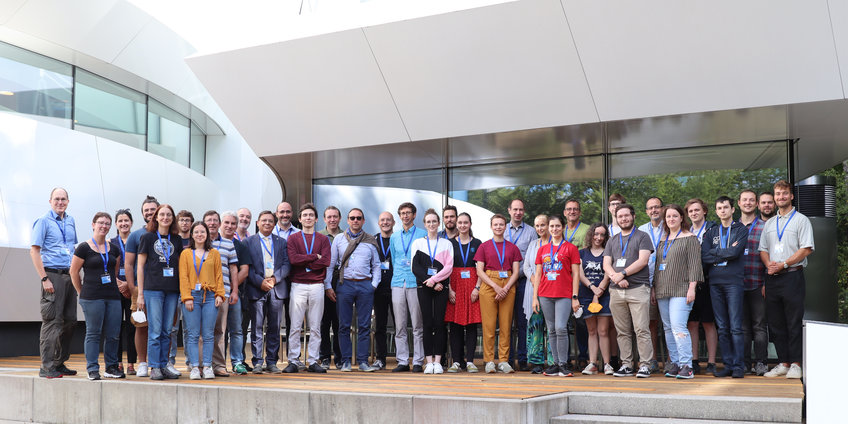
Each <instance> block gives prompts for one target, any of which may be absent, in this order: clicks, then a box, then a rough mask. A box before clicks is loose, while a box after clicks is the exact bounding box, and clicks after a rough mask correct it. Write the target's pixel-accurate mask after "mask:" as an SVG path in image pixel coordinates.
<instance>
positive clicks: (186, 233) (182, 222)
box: [174, 209, 194, 331]
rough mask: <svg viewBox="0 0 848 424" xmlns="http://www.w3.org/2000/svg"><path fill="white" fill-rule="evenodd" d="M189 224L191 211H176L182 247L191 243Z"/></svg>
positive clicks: (191, 216)
mask: <svg viewBox="0 0 848 424" xmlns="http://www.w3.org/2000/svg"><path fill="white" fill-rule="evenodd" d="M191 224H194V214H193V213H191V212H189V211H187V210H185V209H183V210H181V211H179V212H177V225H178V226H179V227H180V238H181V239H182V243H183V249H185V248H187V247H188V245H189V244H190V243H191ZM177 311H179V309H177ZM175 327H178V325H175ZM174 331H177V330H174Z"/></svg>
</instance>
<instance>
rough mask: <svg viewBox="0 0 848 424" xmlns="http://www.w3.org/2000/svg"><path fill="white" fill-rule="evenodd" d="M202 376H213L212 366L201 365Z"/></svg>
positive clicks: (208, 378)
mask: <svg viewBox="0 0 848 424" xmlns="http://www.w3.org/2000/svg"><path fill="white" fill-rule="evenodd" d="M203 378H205V379H207V380H211V379H213V378H215V372H214V371H212V367H203Z"/></svg>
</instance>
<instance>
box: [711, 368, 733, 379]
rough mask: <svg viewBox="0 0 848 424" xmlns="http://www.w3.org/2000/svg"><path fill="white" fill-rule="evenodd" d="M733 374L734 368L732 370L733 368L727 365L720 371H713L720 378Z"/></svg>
mask: <svg viewBox="0 0 848 424" xmlns="http://www.w3.org/2000/svg"><path fill="white" fill-rule="evenodd" d="M732 374H733V370H731V369H730V368H728V367H727V366H725V367H724V368H722V370H721V371H718V370H716V371H713V376H715V377H719V378H721V377H730V376H731V375H732Z"/></svg>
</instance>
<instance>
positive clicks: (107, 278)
mask: <svg viewBox="0 0 848 424" xmlns="http://www.w3.org/2000/svg"><path fill="white" fill-rule="evenodd" d="M111 282H112V277H110V276H109V274H103V275H101V276H100V284H109V283H111Z"/></svg>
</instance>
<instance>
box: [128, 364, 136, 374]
mask: <svg viewBox="0 0 848 424" xmlns="http://www.w3.org/2000/svg"><path fill="white" fill-rule="evenodd" d="M127 375H135V367H134V366H133V364H127Z"/></svg>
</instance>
